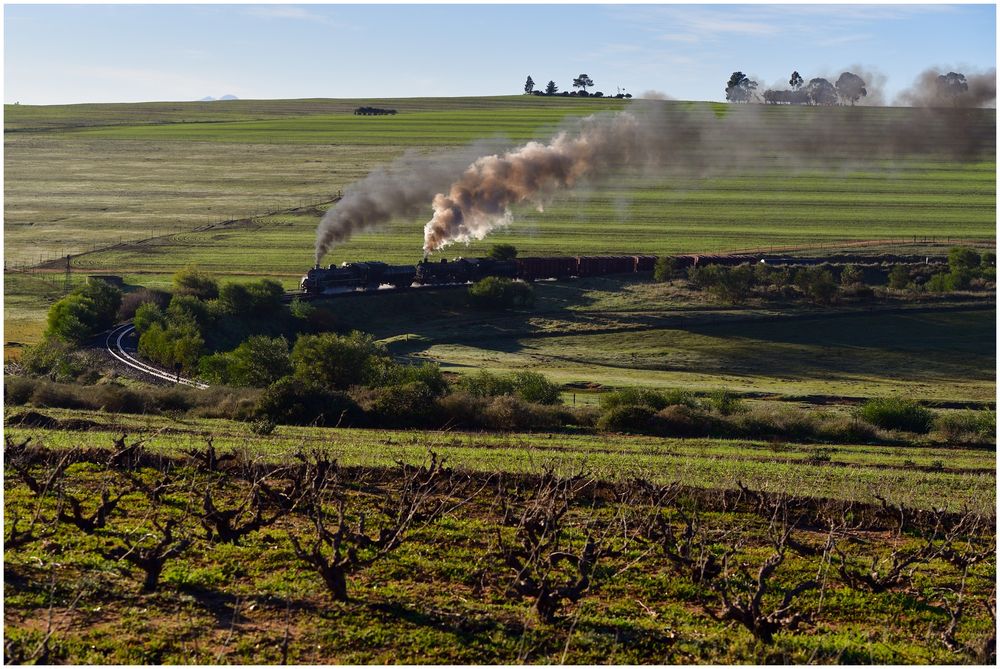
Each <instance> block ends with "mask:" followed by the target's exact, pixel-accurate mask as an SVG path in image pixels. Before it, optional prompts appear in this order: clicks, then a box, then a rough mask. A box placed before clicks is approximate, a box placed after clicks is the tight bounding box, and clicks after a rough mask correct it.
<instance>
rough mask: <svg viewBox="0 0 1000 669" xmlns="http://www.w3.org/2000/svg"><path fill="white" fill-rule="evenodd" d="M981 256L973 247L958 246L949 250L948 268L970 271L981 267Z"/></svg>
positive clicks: (956, 270) (954, 270)
mask: <svg viewBox="0 0 1000 669" xmlns="http://www.w3.org/2000/svg"><path fill="white" fill-rule="evenodd" d="M980 261H981V257H980V255H979V254H978V253H976V252H975V250H973V249H967V248H962V247H958V246H956V247H955V248H952V249H950V250H949V251H948V268H949V269H950V270H951V271H952V272H963V271H965V272H968V271H971V270H975V269H976V268H978V267H979V263H980Z"/></svg>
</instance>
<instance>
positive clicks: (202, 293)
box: [174, 266, 219, 300]
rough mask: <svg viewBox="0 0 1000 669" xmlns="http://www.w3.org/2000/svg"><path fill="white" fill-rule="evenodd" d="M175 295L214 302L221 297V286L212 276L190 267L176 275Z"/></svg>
mask: <svg viewBox="0 0 1000 669" xmlns="http://www.w3.org/2000/svg"><path fill="white" fill-rule="evenodd" d="M174 293H176V294H178V295H192V296H194V297H196V298H198V299H199V300H212V299H215V298H216V297H218V296H219V284H218V283H216V281H215V279H214V278H213V277H212V276H211V275H210V274H206V273H205V272H202V271H200V270H199V269H198V268H196V267H194V266H188V267H185V268H184V269H182V270H181V271H179V272H177V273H176V274H174Z"/></svg>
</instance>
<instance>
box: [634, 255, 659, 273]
mask: <svg viewBox="0 0 1000 669" xmlns="http://www.w3.org/2000/svg"><path fill="white" fill-rule="evenodd" d="M654 267H656V256H635V271H636V272H652V271H653V268H654Z"/></svg>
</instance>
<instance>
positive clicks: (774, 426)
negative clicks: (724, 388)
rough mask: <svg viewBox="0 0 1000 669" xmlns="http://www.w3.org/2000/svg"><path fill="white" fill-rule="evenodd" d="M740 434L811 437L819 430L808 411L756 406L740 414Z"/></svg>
mask: <svg viewBox="0 0 1000 669" xmlns="http://www.w3.org/2000/svg"><path fill="white" fill-rule="evenodd" d="M737 426H738V429H739V431H740V434H741V435H742V436H745V437H751V438H758V439H759V438H767V437H780V438H782V439H799V440H801V439H811V438H814V437H815V436H816V434H817V432H818V425H817V421H816V419H815V418H814V417H813V416H812V415H811V414H809V413H808V412H806V411H801V410H795V409H784V408H775V407H754V408H753V409H750V410H748V411H747V412H746V413H744V414H743V415H742V416H740V418H739V421H738V422H737Z"/></svg>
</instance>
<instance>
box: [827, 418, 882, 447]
mask: <svg viewBox="0 0 1000 669" xmlns="http://www.w3.org/2000/svg"><path fill="white" fill-rule="evenodd" d="M816 436H817V438H819V439H822V440H823V441H835V442H845V443H849V444H869V443H872V442H874V441H876V440H877V439H878V433H877V432H876V430H875V428H874V427H872V426H871V425H870V424H868V423H866V422H865V421H863V420H861V419H860V418H858V417H857V416H840V415H838V416H829V417H826V416H824V417H823V418H822V419H821V420H820V421H819V424H818V425H817V426H816Z"/></svg>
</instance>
